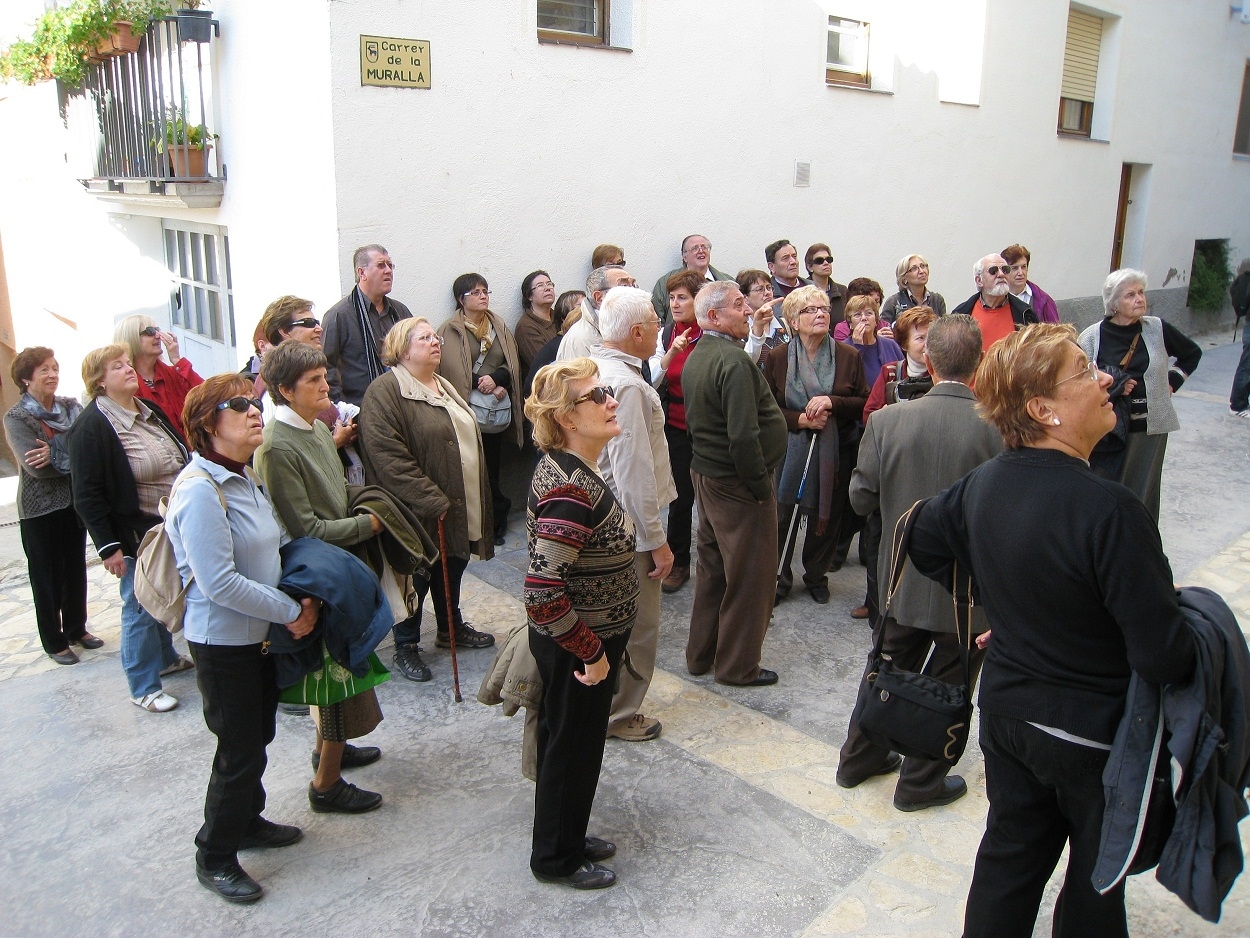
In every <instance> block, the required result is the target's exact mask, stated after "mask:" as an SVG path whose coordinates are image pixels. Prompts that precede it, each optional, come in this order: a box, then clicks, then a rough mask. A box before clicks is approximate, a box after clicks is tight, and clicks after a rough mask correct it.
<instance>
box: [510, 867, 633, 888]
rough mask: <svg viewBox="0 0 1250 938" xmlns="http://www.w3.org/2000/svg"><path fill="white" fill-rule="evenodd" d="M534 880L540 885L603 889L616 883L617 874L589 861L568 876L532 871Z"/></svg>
mask: <svg viewBox="0 0 1250 938" xmlns="http://www.w3.org/2000/svg"><path fill="white" fill-rule="evenodd" d="M530 872H532V873H533V874H534V878H535V879H536V880H538V881H539V882H540V883H564V885H566V886H572V887H573V888H574V889H603V888H604V887H606V886H611V885H613V884H615V883H616V874H615V873H613V872H612V871H611V870H610V869H608V868H607V867H606V866H600V865H599V864H598V863H592V862H591V861H589V860H587V861H586V862H585V863H583V864H582V865H581V866H579V867H578V868H577V869H575V870H574V871H573V872H572V873H570V874H569V875H568V876H548V875H547V874H546V873H539V872H538V871H537V870H531V871H530Z"/></svg>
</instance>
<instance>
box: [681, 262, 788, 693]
mask: <svg viewBox="0 0 1250 938" xmlns="http://www.w3.org/2000/svg"><path fill="white" fill-rule="evenodd" d="M694 313H695V318H696V319H697V320H698V322H699V326H700V327H701V328H702V330H703V335H702V336H701V337H700V340H699V342H698V344H697V345H696V346H695V349H694V351H693V352H691V353H690V357H689V358H688V359H687V360H686V364H685V367H684V368H683V369H682V373H681V385H682V391H683V393H684V395H685V400H686V426H687V427H688V432H689V433H690V444H691V450H692V458H691V461H690V476H691V479H692V480H693V482H694V496H695V502H696V504H697V505H698V506H699V534H698V579H697V581H696V583H695V592H694V608H693V610H692V611H691V613H690V637H689V639H688V640H687V642H686V667H687V669H689V671H690V673H691V674H696V675H698V674H704V673H706V672H707V671H708V670H710V669H711V668H712V667H713V666H715V669H716V680H717V681H718V682H719V683H722V684H737V685H764V684H775V683H776V682H777V672H775V671H769V670H768V669H767V668H761V667H760V656H761V653H762V649H763V646H764V633H765V632H766V631H767V629H768V620H769V617H770V616H771V614H772V608H773V593H774V587H775V585H776V571H775V570H774V569H773V567H772V562H771V559H770V558H772V557H776V556H777V500H776V498H775V497H774V495H773V483H772V473H773V470H774V469H776V468H777V465H778V464H779V463H780V462H781V460H782V458H783V457H784V456H785V452H786V421H785V417H783V416H782V414H781V409H780V408H779V407H778V406H777V402H776V401H775V400H774V399H773V395H772V392H771V391H770V390H769V388H768V384H767V382H765V380H764V375H763V373H762V372H761V371H760V369H759V368H758V367H757V366H756V364H755V362H754V361H752V360H751V358H750V356H748V355H747V353H746V352H745V351H743V348H742V343H743V340H744V339H746V337H747V333H748V332H749V331H750V318H751V308H750V307H749V306H747V302H746V298H745V297H743V295H742V291H741V290H739V289H738V285H737V284H736V283H734V282H733V281H727V282H716V283H709V284H708V285H707V286H705V287H703V288H702V289H701V290H700V291H699V295H698V296H697V297H695V301H694Z"/></svg>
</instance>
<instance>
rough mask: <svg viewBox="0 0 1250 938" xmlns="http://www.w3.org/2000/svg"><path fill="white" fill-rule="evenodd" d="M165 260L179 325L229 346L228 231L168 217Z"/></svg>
mask: <svg viewBox="0 0 1250 938" xmlns="http://www.w3.org/2000/svg"><path fill="white" fill-rule="evenodd" d="M163 227H164V229H165V264H166V266H167V267H168V268H169V271H170V273H171V274H172V275H173V279H174V284H175V286H176V290H175V292H174V295H173V296H171V297H170V300H169V313H170V320H171V321H172V322H173V324H174V325H175V326H179V327H181V328H183V329H186V330H187V331H188V332H194V333H196V334H197V335H201V336H203V337H204V338H205V339H208V340H210V341H213V342H221V343H223V344H225V345H227V346H233V345H234V344H235V339H234V294H233V284H232V283H231V277H230V237H229V236H228V235H227V234H226V231H225V229H224V228H217V227H215V226H213V225H196V224H193V223H191V222H182V221H172V220H170V219H165V221H164V225H163Z"/></svg>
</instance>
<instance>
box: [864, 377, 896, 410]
mask: <svg viewBox="0 0 1250 938" xmlns="http://www.w3.org/2000/svg"><path fill="white" fill-rule="evenodd" d="M891 364H894V363H893V362H890V363H887V364H884V365H882V366H881V370H880V371H879V372H877V380H876V381H874V382H873V384H872V390H871V391H869V392H868V400H867V402H866V403H865V404H864V422H865V423H866V422H867V421H868V418H869V417H871V416H872V415H873V414H874V413H876V412H877V411H879V410H880V409H881V408H882V407H884V406H885V386H886V384H887V383H889V381H890V373H891V371H892V370H893V369H891V367H890V365H891Z"/></svg>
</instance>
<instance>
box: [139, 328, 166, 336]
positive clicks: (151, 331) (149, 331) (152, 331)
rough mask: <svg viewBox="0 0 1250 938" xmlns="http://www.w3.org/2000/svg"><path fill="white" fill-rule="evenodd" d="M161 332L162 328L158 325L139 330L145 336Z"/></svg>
mask: <svg viewBox="0 0 1250 938" xmlns="http://www.w3.org/2000/svg"><path fill="white" fill-rule="evenodd" d="M160 334H161V330H160V329H159V328H158V327H156V326H147V327H146V328H143V329H140V330H139V335H143V336H154V335H160Z"/></svg>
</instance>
